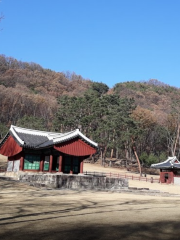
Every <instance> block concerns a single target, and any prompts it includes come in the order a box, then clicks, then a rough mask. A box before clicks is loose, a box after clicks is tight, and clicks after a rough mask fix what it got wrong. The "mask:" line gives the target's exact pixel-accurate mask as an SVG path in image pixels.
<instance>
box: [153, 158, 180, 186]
mask: <svg viewBox="0 0 180 240" xmlns="http://www.w3.org/2000/svg"><path fill="white" fill-rule="evenodd" d="M151 167H152V168H156V169H160V182H161V183H174V178H176V177H177V178H179V177H180V162H179V160H178V159H177V158H176V157H175V156H174V157H168V159H167V160H165V161H164V162H161V163H156V164H152V165H151Z"/></svg>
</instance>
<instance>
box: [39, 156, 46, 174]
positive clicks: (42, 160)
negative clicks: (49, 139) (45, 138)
mask: <svg viewBox="0 0 180 240" xmlns="http://www.w3.org/2000/svg"><path fill="white" fill-rule="evenodd" d="M44 158H45V157H44V155H41V161H40V169H39V171H40V172H43V170H44Z"/></svg>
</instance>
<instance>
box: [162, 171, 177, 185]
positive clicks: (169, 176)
mask: <svg viewBox="0 0 180 240" xmlns="http://www.w3.org/2000/svg"><path fill="white" fill-rule="evenodd" d="M165 175H166V176H167V175H168V179H166V177H165ZM160 182H161V183H174V173H173V172H160Z"/></svg>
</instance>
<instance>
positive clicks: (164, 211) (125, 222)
mask: <svg viewBox="0 0 180 240" xmlns="http://www.w3.org/2000/svg"><path fill="white" fill-rule="evenodd" d="M84 169H88V170H89V171H91V170H90V169H94V171H98V170H97V169H99V170H101V171H103V168H102V167H100V166H96V165H91V164H85V166H84ZM105 170H106V172H108V171H107V170H109V169H105ZM113 171H117V170H116V169H115V170H113ZM111 172H112V171H111ZM130 174H131V173H130ZM141 184H143V186H146V187H147V184H150V186H151V189H155V188H156V185H157V187H159V189H160V190H161V191H164V190H165V189H166V190H168V191H169V190H170V189H174V187H175V189H174V190H173V191H175V192H176V191H177V190H179V188H180V186H179V187H178V186H173V185H169V186H168V188H163V186H164V185H161V184H155V183H153V184H151V183H146V182H139V181H132V182H130V186H135V185H136V186H137V187H138V186H140V185H141ZM165 187H166V186H165ZM176 188H177V190H176ZM179 206H180V197H178V196H176V197H162V196H161V195H158V196H150V195H140V194H132V193H115V192H103V191H102V192H100V191H99V192H98V191H72V190H47V189H39V188H34V187H30V186H28V185H26V184H23V183H19V182H17V181H12V180H7V179H5V178H4V177H3V176H0V240H9V239H16V240H18V239H21V240H26V239H27V240H30V239H31V240H36V239H38V240H39V239H44V240H49V239H52V240H53V239H55V240H56V239H57V240H58V239H64V240H74V239H75V240H76V239H78V240H79V239H82V240H92V239H100V240H108V239H115V240H116V239H118V240H119V239H123V240H126V239H128V240H144V239H146V240H152V239H153V240H160V239H165V240H167V239H179V238H180V237H179V236H180V228H179V219H180V209H179Z"/></svg>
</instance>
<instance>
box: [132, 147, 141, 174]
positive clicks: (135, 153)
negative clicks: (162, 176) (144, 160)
mask: <svg viewBox="0 0 180 240" xmlns="http://www.w3.org/2000/svg"><path fill="white" fill-rule="evenodd" d="M133 150H134V155H135V157H136V160H137V162H138V166H139V174H140V177H141V164H140V161H139V158H138V155H137V152H136V148H135V147H133Z"/></svg>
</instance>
